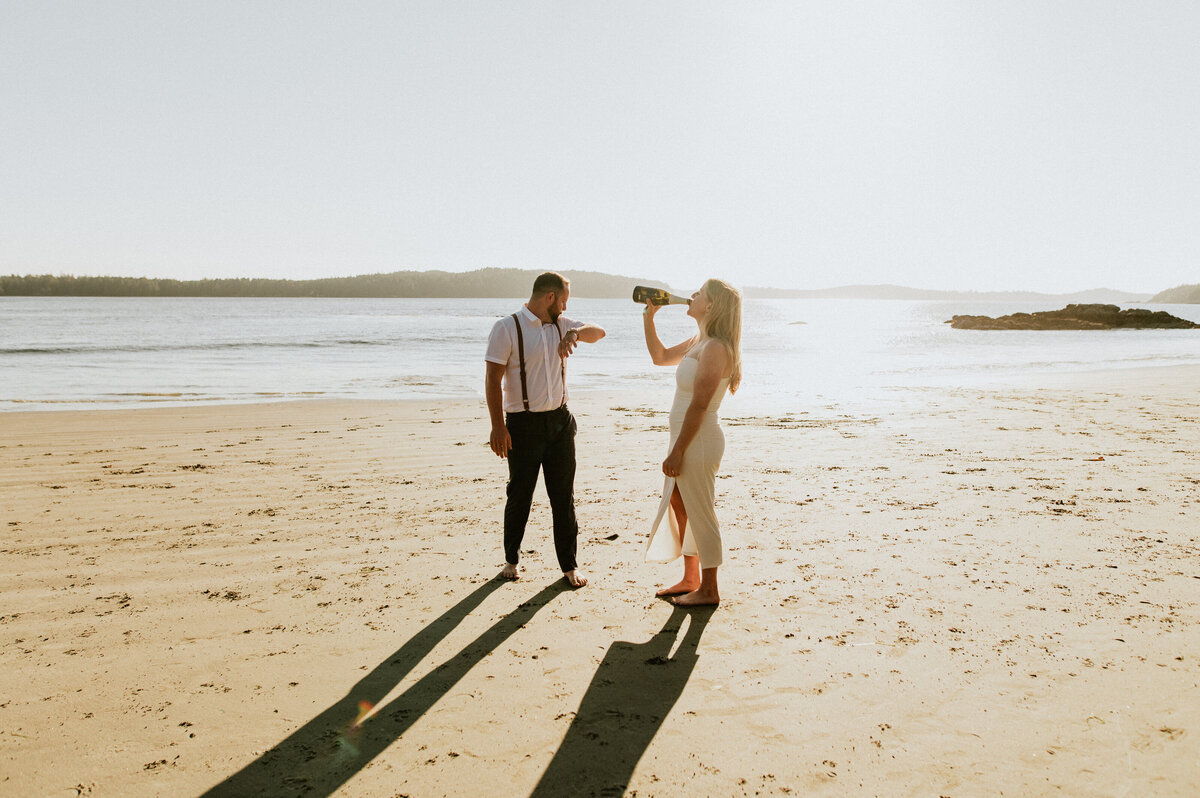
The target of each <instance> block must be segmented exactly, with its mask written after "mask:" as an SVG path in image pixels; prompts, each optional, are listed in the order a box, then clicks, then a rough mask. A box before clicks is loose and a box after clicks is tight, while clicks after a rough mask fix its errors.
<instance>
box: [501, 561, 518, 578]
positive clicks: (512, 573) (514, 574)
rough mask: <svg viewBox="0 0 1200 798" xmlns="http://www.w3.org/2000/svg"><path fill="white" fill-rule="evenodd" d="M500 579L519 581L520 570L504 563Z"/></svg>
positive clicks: (508, 563)
mask: <svg viewBox="0 0 1200 798" xmlns="http://www.w3.org/2000/svg"><path fill="white" fill-rule="evenodd" d="M500 578H501V579H520V578H521V569H520V568H518V567H517V566H516V565H515V564H513V563H511V562H506V563H504V567H503V568H502V569H500Z"/></svg>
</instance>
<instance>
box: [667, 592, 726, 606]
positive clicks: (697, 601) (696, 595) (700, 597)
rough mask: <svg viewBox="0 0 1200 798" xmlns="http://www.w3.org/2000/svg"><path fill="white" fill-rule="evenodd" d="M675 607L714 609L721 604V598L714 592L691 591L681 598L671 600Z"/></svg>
mask: <svg viewBox="0 0 1200 798" xmlns="http://www.w3.org/2000/svg"><path fill="white" fill-rule="evenodd" d="M671 603H672V604H674V605H675V606H677V607H715V606H717V605H718V604H720V603H721V597H720V596H718V595H717V594H716V592H715V591H710V590H693V591H692V592H691V593H687V594H685V595H682V596H676V597H675V598H673V599H671Z"/></svg>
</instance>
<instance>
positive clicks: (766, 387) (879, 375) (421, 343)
mask: <svg viewBox="0 0 1200 798" xmlns="http://www.w3.org/2000/svg"><path fill="white" fill-rule="evenodd" d="M521 302H522V300H520V299H511V300H504V299H250V298H233V299H231V298H141V297H139V298H76V297H0V411H12V410H45V409H68V408H70V409H81V408H108V407H132V406H145V405H155V404H156V405H162V404H173V405H184V404H195V403H220V402H252V401H278V400H281V399H301V398H317V397H319V398H368V399H430V400H432V399H437V398H467V399H471V398H476V399H479V400H480V401H482V399H483V371H484V366H483V351H484V344H485V341H486V339H487V335H488V331H489V330H490V329H491V327H492V325H493V324H494V323H495V321H496V320H497V319H498V318H500V317H502V316H505V315H507V314H509V313H512V312H513V311H515V310H516V309H518V308H519V307H520V305H521ZM1059 306H1061V304H1045V305H1038V304H1031V303H986V302H977V303H973V302H906V301H878V300H874V301H873V300H828V299H823V300H801V299H795V300H783V299H781V300H748V301H747V302H746V304H745V308H744V322H743V341H742V347H743V362H744V373H745V377H744V383H743V389H742V391H740V392H739V393H738V394H737V396H736V397H731V398H730V399H729V400H727V403H726V412H727V413H730V412H732V413H755V412H802V411H804V410H806V409H809V408H813V407H828V406H834V405H837V406H846V407H857V406H861V405H869V404H878V403H888V402H897V401H903V400H904V397H905V396H911V395H913V394H914V392H913V391H912V389H914V388H922V387H929V386H946V385H964V386H972V385H980V384H986V383H992V382H1003V381H1006V380H1015V379H1021V378H1024V377H1029V376H1036V375H1040V374H1049V373H1062V372H1071V371H1090V370H1098V369H1113V368H1115V369H1128V368H1136V367H1139V366H1170V365H1181V364H1200V331H1189V330H1138V331H1101V332H1020V331H1012V332H982V331H967V330H953V329H951V328H950V326H949V325H947V324H945V323H944V322H945V321H946V320H947V319H949V318H950V317H951V316H952V315H954V314H956V313H971V314H984V315H999V314H1004V313H1013V312H1017V311H1025V312H1032V311H1037V310H1051V309H1053V308H1055V307H1059ZM1147 307H1151V308H1153V309H1161V310H1166V311H1168V312H1170V313H1173V314H1175V315H1176V316H1181V317H1183V318H1187V319H1190V320H1192V321H1197V322H1200V305H1152V306H1147ZM567 315H569V316H571V317H573V318H577V319H581V320H584V321H591V322H595V323H597V324H600V325H601V326H603V327H604V328H605V329H606V330H607V332H608V336H607V337H606V338H605V339H604V340H603V341H602V342H601V343H599V344H596V345H591V346H589V345H581V346H580V348H579V350H578V351H577V353H576V354H575V355H574V356H573V357H572V358H571V360H570V361H569V363H568V385H569V386H570V389H571V390H572V391H573V392H575V394H576V395H577V396H579V395H580V394H583V393H587V392H589V391H616V392H618V393H619V394H620V395H621V396H622V397H623V398H625V397H627V402H626V403H627V404H629V405H631V406H639V405H648V406H658V405H660V404H663V403H664V402H665V401H669V395H670V392H671V390H672V387H673V383H672V372H673V370H672V369H669V368H658V367H655V366H653V365H652V364H651V363H650V359H649V356H648V355H647V354H646V350H645V345H644V343H643V339H642V322H641V308H640V306H639V305H635V304H634V303H632V302H630V301H628V300H615V299H586V298H572V300H571V302H570V306H569V308H568V312H567ZM658 320H659V331H660V334H661V337H662V339H663V341H664V342H665V343H667V344H673V343H676V342H678V341H680V340H683V339H685V338H687V337H689V336H690V335H692V334H693V333H694V331H695V323H694V322H693V321H692V320H691V319H690V318H688V317H686V316H685V315H684V308H682V307H678V306H671V307H666V308H663V309H662V310H661V311H660V312H659V314H658ZM664 397H667V399H664Z"/></svg>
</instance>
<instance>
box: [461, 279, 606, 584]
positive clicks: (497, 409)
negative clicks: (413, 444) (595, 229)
mask: <svg viewBox="0 0 1200 798" xmlns="http://www.w3.org/2000/svg"><path fill="white" fill-rule="evenodd" d="M570 293H571V290H570V284H569V283H568V281H567V280H566V279H564V278H563V277H562V275H559V274H555V273H554V272H546V273H545V274H542V275H539V276H538V278H537V279H536V280H534V283H533V293H532V294H531V296H530V297H529V301H528V302H526V303H525V305H524V306H523V307H522V308H521V310H519V311H518V312H516V313H514V314H513V315H512V316H505V317H504V318H503V319H500V321H498V322H496V324H495V326H494V327H492V334H491V335H490V336H489V337H488V347H487V354H486V355H485V356H484V360H486V361H487V376H486V380H485V393H486V395H487V404H488V413H489V414H490V415H491V419H492V436H491V446H492V451H493V452H495V453H496V454H497V455H498V456H499V457H501V458H507V459H508V501H507V502H506V503H505V505H504V559H505V564H504V569H503V570H502V571H501V572H500V575H501V576H503V577H504V578H505V579H517V578H518V577H519V576H520V569H519V567H518V563H519V562H520V553H521V539H522V538H523V537H524V536H525V524H526V522H527V521H528V520H529V508H530V504H531V503H532V502H533V489H534V487H535V486H536V485H537V478H538V470H539V469H540V470H541V472H542V474H543V475H544V478H545V482H546V494H547V495H548V496H549V497H550V509H551V513H552V515H553V516H554V551H555V553H556V554H557V555H558V565H559V567H560V568H561V569H562V572H563V576H564V577H566V580H567V581H568V582H570V583H571V586H572V587H583V586H584V585H586V584H587V578H586V577H585V576H584V575H583V574H582V573H581V572H580V571H579V568H578V564H577V563H576V561H575V541H576V538H577V537H578V534H579V526H578V524H576V522H575V496H574V490H575V418H574V416H572V415H571V412H570V411H569V410H567V386H566V373H567V372H566V359H567V358H568V357H569V356H570V355H571V352H573V351H574V349H575V347H576V346H577V345H578V344H579V342H580V341H583V342H584V343H588V344H594V343H596V342H597V341H599V340H600V339H601V338H603V337H604V330H603V329H601V328H600V327H597V326H596V325H594V324H584V323H583V322H581V321H574V320H572V319H569V318H567V317H566V316H564V315H562V314H563V311H565V310H566V309H567V299H568V298H569V297H570ZM506 414H507V418H506Z"/></svg>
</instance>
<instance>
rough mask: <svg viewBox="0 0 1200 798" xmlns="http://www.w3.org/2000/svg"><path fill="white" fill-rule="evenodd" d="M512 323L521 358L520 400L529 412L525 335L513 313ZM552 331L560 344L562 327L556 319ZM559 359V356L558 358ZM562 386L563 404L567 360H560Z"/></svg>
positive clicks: (565, 398) (564, 400)
mask: <svg viewBox="0 0 1200 798" xmlns="http://www.w3.org/2000/svg"><path fill="white" fill-rule="evenodd" d="M512 319H513V324H515V325H517V356H518V357H520V358H521V402H522V403H523V404H524V405H525V412H526V413H528V412H529V388H528V387H527V386H526V381H525V336H524V335H523V334H522V333H521V319H520V317H519V316H518V315H517V314H516V313H514V314H512ZM554 331H555V332H557V333H558V342H559V344H560V345H561V344H562V336H563V334H562V328H561V327H559V326H558V319H555V320H554ZM560 360H561V358H560ZM562 386H563V404H566V403H567V362H566V361H565V360H563V361H562Z"/></svg>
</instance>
